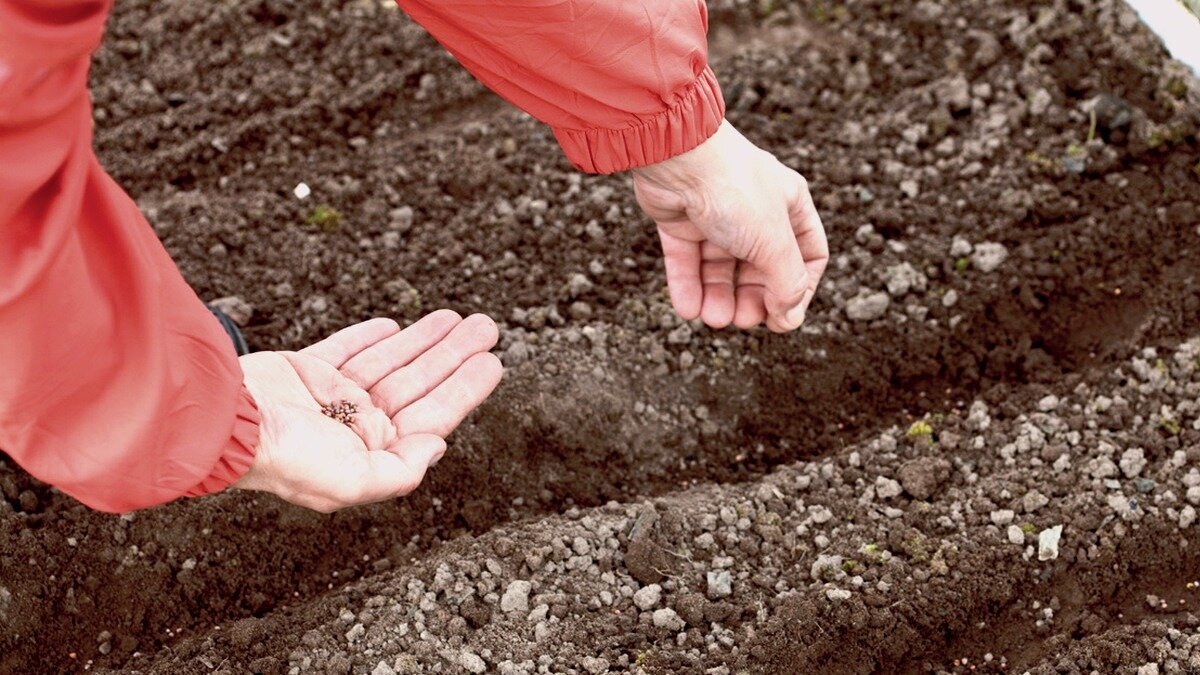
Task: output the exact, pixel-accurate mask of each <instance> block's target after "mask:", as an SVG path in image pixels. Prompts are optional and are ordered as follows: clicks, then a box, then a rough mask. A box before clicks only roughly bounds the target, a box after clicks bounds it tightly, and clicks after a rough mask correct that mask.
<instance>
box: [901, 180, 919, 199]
mask: <svg viewBox="0 0 1200 675" xmlns="http://www.w3.org/2000/svg"><path fill="white" fill-rule="evenodd" d="M900 192H902V193H903V194H904V196H905V197H908V198H909V199H916V198H917V195H919V194H921V184H920V183H918V182H917V181H915V180H912V179H909V180H902V181H900Z"/></svg>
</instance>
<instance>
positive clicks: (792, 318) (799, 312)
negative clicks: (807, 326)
mask: <svg viewBox="0 0 1200 675" xmlns="http://www.w3.org/2000/svg"><path fill="white" fill-rule="evenodd" d="M810 295H812V291H810V290H808V289H805V291H804V295H802V296H800V302H799V303H797V304H796V306H795V307H793V308H791V309H789V310H788V313H787V315H786V316H784V321H786V322H787V325H789V326H791V327H792V330H795V329H797V328H799V327H800V326H801V325H803V324H804V315H805V313H806V311H807V309H808V298H809V296H810Z"/></svg>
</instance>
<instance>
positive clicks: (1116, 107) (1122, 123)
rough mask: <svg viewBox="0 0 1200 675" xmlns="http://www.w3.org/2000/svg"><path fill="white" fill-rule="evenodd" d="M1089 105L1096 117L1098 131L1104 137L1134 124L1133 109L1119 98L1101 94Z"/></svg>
mask: <svg viewBox="0 0 1200 675" xmlns="http://www.w3.org/2000/svg"><path fill="white" fill-rule="evenodd" d="M1088 103H1089V104H1088V105H1087V107H1088V108H1089V109H1090V112H1092V113H1094V114H1095V115H1096V131H1099V132H1100V134H1101V135H1102V136H1105V137H1107V136H1108V135H1109V134H1111V133H1112V132H1113V131H1116V130H1118V129H1124V128H1126V127H1128V126H1129V125H1130V123H1132V122H1133V108H1131V107H1130V106H1129V104H1128V103H1126V102H1125V101H1124V99H1122V98H1120V97H1118V96H1113V95H1112V94H1101V95H1099V96H1097V97H1096V98H1094V99H1092V100H1091V101H1089V102H1088Z"/></svg>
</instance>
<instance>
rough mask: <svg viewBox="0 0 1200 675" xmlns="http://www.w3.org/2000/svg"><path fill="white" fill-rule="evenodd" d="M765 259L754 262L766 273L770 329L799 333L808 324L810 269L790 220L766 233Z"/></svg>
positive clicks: (776, 225) (765, 297)
mask: <svg viewBox="0 0 1200 675" xmlns="http://www.w3.org/2000/svg"><path fill="white" fill-rule="evenodd" d="M764 237H766V241H765V243H764V245H763V246H761V247H760V249H759V250H760V251H762V254H761V260H752V261H751V262H752V263H754V265H755V266H756V267H758V268H759V269H760V270H762V272H763V277H764V280H765V286H766V292H765V294H764V296H763V300H764V304H765V305H766V310H767V327H768V328H770V329H771V330H773V331H775V332H776V333H786V332H788V331H792V330H796V329H797V328H799V327H800V324H802V323H804V313H805V310H806V309H807V308H808V301H809V299H810V297H809V296H810V295H811V291H810V290H809V284H808V281H809V279H808V269H807V268H806V267H805V265H804V256H803V255H801V253H800V245H799V244H798V243H797V242H796V237H795V235H794V234H793V233H792V228H791V224H790V223H789V222H788V221H787V220H782V222H778V223H776V224H774V225H772V227H771V228H770V229H769V231H768V232H767V233H765V234H764Z"/></svg>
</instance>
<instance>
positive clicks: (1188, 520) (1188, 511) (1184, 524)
mask: <svg viewBox="0 0 1200 675" xmlns="http://www.w3.org/2000/svg"><path fill="white" fill-rule="evenodd" d="M1194 522H1196V509H1195V508H1193V507H1192V506H1191V505H1188V506H1185V507H1183V508H1182V509H1180V510H1179V527H1180V529H1187V528H1188V527H1191V525H1192V523H1194Z"/></svg>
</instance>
